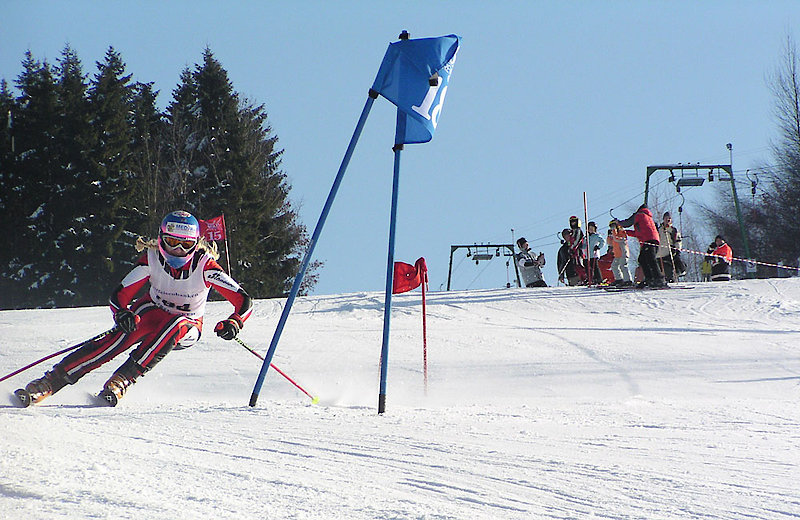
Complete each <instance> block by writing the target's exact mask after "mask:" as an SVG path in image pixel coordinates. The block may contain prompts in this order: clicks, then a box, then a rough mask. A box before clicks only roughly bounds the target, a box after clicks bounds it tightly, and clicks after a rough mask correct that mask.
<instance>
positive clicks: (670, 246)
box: [656, 211, 686, 282]
mask: <svg viewBox="0 0 800 520" xmlns="http://www.w3.org/2000/svg"><path fill="white" fill-rule="evenodd" d="M658 238H659V241H660V245H659V246H658V253H656V260H658V262H659V264H660V265H661V267H662V272H663V273H664V277H665V278H666V280H667V282H674V281H676V280H677V279H678V277H679V276H683V275H685V274H686V266H685V265H684V263H683V259H682V258H681V251H680V249H681V241H682V240H683V239H682V238H681V233H680V231H678V228H676V227H675V226H674V225H672V215H670V213H669V211H667V212H666V213H664V220H663V222H662V223H661V225H660V226H659V228H658Z"/></svg>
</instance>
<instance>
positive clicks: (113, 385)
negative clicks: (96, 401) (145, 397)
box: [98, 359, 141, 406]
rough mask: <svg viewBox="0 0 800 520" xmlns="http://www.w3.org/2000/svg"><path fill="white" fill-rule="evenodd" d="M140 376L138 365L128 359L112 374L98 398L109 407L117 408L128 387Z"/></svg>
mask: <svg viewBox="0 0 800 520" xmlns="http://www.w3.org/2000/svg"><path fill="white" fill-rule="evenodd" d="M139 375H141V371H140V370H139V369H138V365H137V364H136V363H135V362H134V361H133V360H131V359H128V361H126V362H125V363H123V364H122V366H121V367H119V368H118V369H117V371H116V372H114V375H113V376H111V377H110V378H109V380H108V381H106V384H105V385H103V390H102V392H100V393H99V394H98V397H99V398H100V399H102V400H103V401H105V403H106V404H107V405H109V406H117V403H118V402H119V400H120V399H122V396H123V395H125V392H126V390H127V389H128V387H129V386H131V385H132V384H134V383H135V382H136V378H137V377H138V376H139Z"/></svg>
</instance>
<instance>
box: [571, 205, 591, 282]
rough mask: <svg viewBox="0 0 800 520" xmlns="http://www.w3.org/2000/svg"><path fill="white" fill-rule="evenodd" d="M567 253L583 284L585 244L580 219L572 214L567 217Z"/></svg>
mask: <svg viewBox="0 0 800 520" xmlns="http://www.w3.org/2000/svg"><path fill="white" fill-rule="evenodd" d="M567 242H568V243H569V253H570V256H571V257H572V264H573V266H574V268H575V272H576V273H577V275H578V277H579V278H580V283H581V284H585V283H586V280H587V275H586V264H585V259H586V244H585V243H584V234H583V230H582V229H581V219H579V218H578V217H576V216H575V215H572V216H571V217H569V237H568V238H567Z"/></svg>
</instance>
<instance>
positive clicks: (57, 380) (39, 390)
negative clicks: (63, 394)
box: [14, 370, 67, 408]
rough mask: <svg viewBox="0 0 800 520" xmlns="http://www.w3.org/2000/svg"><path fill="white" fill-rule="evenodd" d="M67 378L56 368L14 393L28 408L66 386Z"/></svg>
mask: <svg viewBox="0 0 800 520" xmlns="http://www.w3.org/2000/svg"><path fill="white" fill-rule="evenodd" d="M66 384H67V380H66V378H65V377H64V376H63V375H61V374H60V373H58V372H57V371H56V370H51V371H49V372H45V374H44V376H42V377H40V378H39V379H34V380H33V381H31V382H30V383H28V384H27V385H25V388H20V389H18V390H15V391H14V395H15V396H17V399H19V402H20V404H21V405H22V406H23V407H24V408H27V407H28V406H30V405H32V404H36V403H39V402H41V401H42V400H44V399H45V398H46V397H50V396H51V395H53V394H54V393H56V392H58V391H59V390H61V389H62V388H64V386H66Z"/></svg>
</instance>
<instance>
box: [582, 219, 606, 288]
mask: <svg viewBox="0 0 800 520" xmlns="http://www.w3.org/2000/svg"><path fill="white" fill-rule="evenodd" d="M586 231H587V232H588V233H589V238H588V240H589V274H590V278H589V283H593V284H599V283H603V275H602V274H601V273H600V250H602V249H603V248H604V247H606V239H605V238H603V235H600V234H599V233H598V232H597V224H596V223H595V222H593V221H592V222H589V223H588V224H586Z"/></svg>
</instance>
